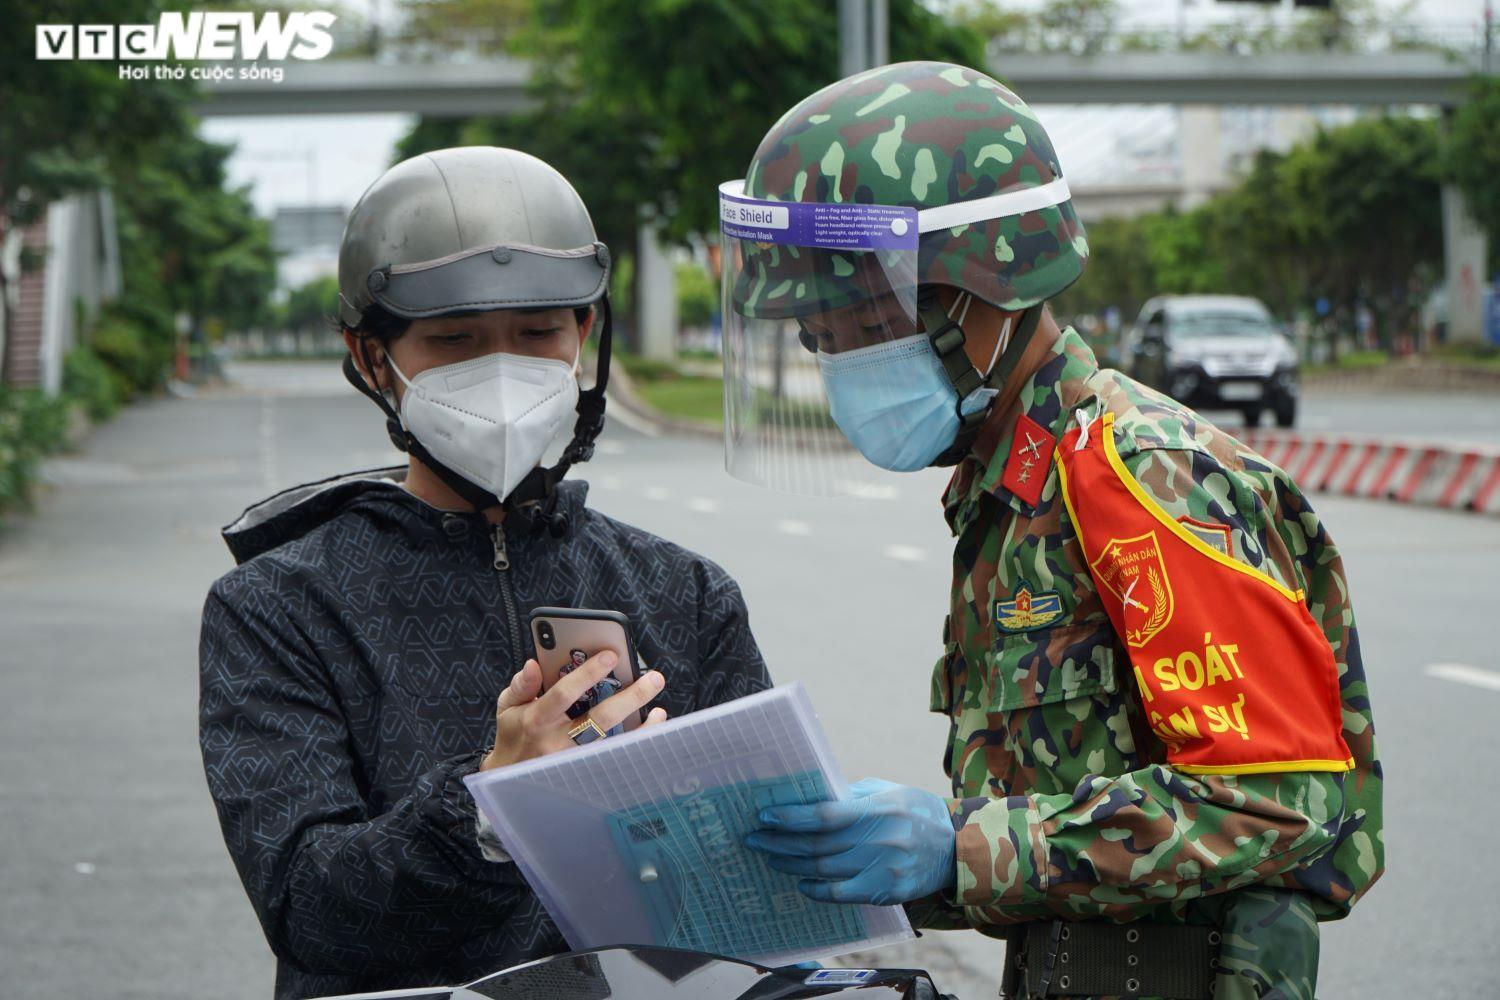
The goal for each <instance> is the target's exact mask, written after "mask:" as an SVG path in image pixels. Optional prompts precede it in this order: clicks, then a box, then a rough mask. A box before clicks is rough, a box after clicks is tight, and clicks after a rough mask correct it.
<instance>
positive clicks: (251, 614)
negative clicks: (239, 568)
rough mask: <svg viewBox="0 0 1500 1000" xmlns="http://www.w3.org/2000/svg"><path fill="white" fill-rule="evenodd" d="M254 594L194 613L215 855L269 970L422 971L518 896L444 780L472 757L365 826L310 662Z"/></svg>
mask: <svg viewBox="0 0 1500 1000" xmlns="http://www.w3.org/2000/svg"><path fill="white" fill-rule="evenodd" d="M236 580H237V581H238V582H233V581H236ZM226 581H231V582H229V583H226ZM270 593H271V589H270V588H269V587H257V586H255V585H254V583H252V582H246V581H245V580H244V578H243V577H242V576H236V574H231V576H230V577H226V578H225V579H224V580H220V581H219V583H217V584H215V586H214V588H213V589H212V590H211V591H210V593H209V595H208V599H207V601H206V603H205V606H204V612H203V626H202V634H201V638H200V648H199V655H200V670H201V676H200V683H201V688H200V717H199V724H200V727H199V738H200V743H201V747H202V751H203V762H204V768H205V771H206V773H207V778H208V786H209V791H210V792H211V794H212V796H213V799H214V804H215V806H216V808H217V809H218V813H219V821H220V824H221V825H222V827H223V830H224V838H225V842H226V843H227V845H228V847H229V853H230V855H231V856H232V858H233V859H234V863H235V866H236V867H237V868H238V870H239V873H240V878H241V880H242V881H243V882H244V884H245V888H246V891H247V892H248V894H249V896H250V900H251V902H252V903H253V904H254V907H255V912H256V915H257V916H258V917H259V918H260V922H261V926H262V928H263V929H264V930H265V934H266V939H267V941H268V942H269V943H270V945H271V949H272V950H273V951H274V952H275V953H276V955H277V957H278V958H281V959H283V960H285V961H287V962H290V963H292V964H294V965H295V966H297V967H299V968H301V969H303V970H304V971H316V972H320V973H369V972H376V971H379V970H381V969H384V968H395V967H402V966H413V965H423V964H426V965H430V964H432V962H433V960H434V958H435V957H440V956H442V955H445V954H447V953H450V952H451V951H452V949H453V948H454V947H455V944H456V943H458V942H462V941H465V940H468V939H469V938H471V937H473V936H474V934H475V933H476V930H479V929H482V928H484V927H485V926H489V925H493V924H494V923H495V922H496V921H497V919H502V918H503V915H504V914H505V913H506V912H507V911H508V910H509V909H510V908H511V907H512V906H513V905H514V902H515V899H516V894H517V892H518V891H525V890H524V882H523V881H522V880H521V878H520V875H519V873H518V872H517V870H516V868H515V866H514V865H513V864H496V863H492V862H488V861H485V860H484V859H483V858H482V857H481V855H480V853H479V848H478V845H477V844H476V842H475V807H474V805H473V800H472V798H471V797H470V796H469V794H468V791H467V789H466V788H465V787H464V786H463V785H462V783H461V781H460V779H461V778H462V776H463V775H465V774H467V773H470V772H472V771H473V770H475V769H476V768H477V766H478V762H479V759H480V757H481V756H482V751H476V752H475V753H474V754H472V755H467V756H463V757H456V758H452V759H449V760H445V761H442V762H441V763H440V764H438V765H437V766H435V767H434V768H432V769H431V770H430V771H428V772H427V773H425V774H424V775H422V776H421V778H420V779H419V780H418V781H417V782H416V785H415V787H414V788H413V789H412V790H411V792H410V793H409V794H408V795H406V796H405V797H404V798H402V799H399V800H397V801H395V802H393V803H391V804H390V806H389V808H386V809H385V810H383V811H382V812H380V813H379V814H375V813H374V812H373V811H372V810H371V809H370V808H369V806H368V804H367V803H366V801H365V800H364V798H363V797H362V796H361V794H360V788H359V779H358V776H357V775H356V773H355V769H354V766H353V763H352V760H351V757H350V754H349V751H348V749H347V747H348V734H347V732H346V730H345V726H344V723H343V716H342V714H341V712H340V711H339V707H338V705H337V704H336V703H335V701H334V699H333V697H332V696H331V695H330V693H329V689H328V687H327V685H326V683H325V682H324V681H323V679H322V677H321V676H320V673H321V665H320V663H319V660H318V657H317V655H316V654H315V653H314V652H313V651H312V649H311V648H310V646H309V644H308V642H307V638H306V636H305V635H304V634H303V633H302V631H301V630H300V629H299V628H298V627H297V626H296V625H295V624H294V623H293V622H292V621H291V620H290V619H289V618H288V617H287V616H286V615H285V614H284V613H283V612H282V610H281V609H279V608H278V606H277V604H276V602H275V599H274V597H269V596H265V595H268V594H270ZM518 887H519V888H518Z"/></svg>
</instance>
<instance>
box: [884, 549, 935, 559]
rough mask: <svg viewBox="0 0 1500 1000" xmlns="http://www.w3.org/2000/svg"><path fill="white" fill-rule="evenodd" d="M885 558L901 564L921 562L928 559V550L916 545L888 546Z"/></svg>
mask: <svg viewBox="0 0 1500 1000" xmlns="http://www.w3.org/2000/svg"><path fill="white" fill-rule="evenodd" d="M885 556H886V558H887V559H896V560H899V561H901V562H921V561H922V560H924V559H926V558H927V550H926V549H921V548H918V547H917V546H915V545H887V546H886V547H885Z"/></svg>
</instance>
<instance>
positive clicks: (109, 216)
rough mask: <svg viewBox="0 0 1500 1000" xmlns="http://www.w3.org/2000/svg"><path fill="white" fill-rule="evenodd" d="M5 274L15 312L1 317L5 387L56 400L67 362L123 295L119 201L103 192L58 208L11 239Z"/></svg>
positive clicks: (2, 261)
mask: <svg viewBox="0 0 1500 1000" xmlns="http://www.w3.org/2000/svg"><path fill="white" fill-rule="evenodd" d="M23 265H25V266H23ZM0 268H4V269H5V277H6V288H7V290H8V293H9V297H10V302H9V306H10V308H9V309H8V310H4V311H0V345H5V348H6V349H5V351H4V357H5V359H6V365H5V367H6V370H5V371H4V372H0V382H4V383H5V384H7V385H13V386H20V387H25V388H38V387H39V388H42V389H44V390H46V391H47V392H49V393H56V392H57V391H58V390H59V389H60V388H61V387H62V368H63V358H64V357H65V356H66V355H67V353H68V351H70V350H72V348H73V346H74V345H75V344H77V343H78V340H79V337H80V334H81V331H83V330H86V329H88V327H89V326H90V325H91V324H92V323H93V321H94V319H95V318H96V317H97V316H98V315H99V308H100V307H101V306H102V305H103V304H104V303H106V302H109V301H112V300H114V299H116V298H118V297H119V294H120V247H119V240H118V238H117V236H116V232H115V205H114V199H113V198H112V197H111V196H110V193H109V192H108V191H107V190H101V191H89V192H84V193H81V194H74V195H69V196H68V197H66V198H61V199H59V200H57V201H54V202H53V203H52V204H50V205H48V206H47V207H46V209H44V210H43V213H42V217H41V218H40V219H38V220H36V221H35V222H33V223H32V224H31V225H29V226H26V227H24V228H22V229H19V230H13V231H12V232H11V233H10V235H9V237H8V238H7V240H6V245H5V246H4V247H0ZM5 312H8V313H9V316H10V325H11V328H10V329H5V328H4V324H5V319H4V314H5Z"/></svg>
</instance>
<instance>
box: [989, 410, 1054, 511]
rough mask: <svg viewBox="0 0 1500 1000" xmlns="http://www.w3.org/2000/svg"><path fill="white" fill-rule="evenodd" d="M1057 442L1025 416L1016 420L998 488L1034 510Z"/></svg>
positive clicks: (1049, 469) (1049, 468) (1044, 429)
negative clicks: (1001, 488)
mask: <svg viewBox="0 0 1500 1000" xmlns="http://www.w3.org/2000/svg"><path fill="white" fill-rule="evenodd" d="M1055 447H1057V441H1056V440H1054V439H1053V437H1052V433H1051V432H1050V431H1048V430H1047V429H1046V428H1045V427H1043V426H1042V425H1041V424H1039V423H1037V422H1036V421H1035V420H1032V419H1031V418H1030V417H1028V416H1027V415H1026V414H1024V413H1023V414H1021V416H1020V417H1019V418H1018V419H1017V420H1016V436H1015V438H1014V439H1013V440H1012V441H1011V443H1010V454H1009V455H1007V456H1005V474H1004V475H1003V476H1001V477H1000V485H1001V486H1004V487H1005V488H1006V489H1008V490H1010V491H1011V492H1012V493H1014V494H1015V495H1016V496H1018V497H1020V498H1021V499H1022V500H1024V501H1026V502H1027V503H1028V504H1030V505H1031V506H1033V507H1035V506H1036V505H1037V502H1038V501H1039V500H1041V499H1042V487H1043V486H1044V485H1046V483H1047V475H1048V473H1050V472H1051V471H1052V449H1054V448H1055Z"/></svg>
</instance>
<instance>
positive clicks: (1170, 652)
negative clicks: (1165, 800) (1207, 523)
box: [1057, 413, 1354, 774]
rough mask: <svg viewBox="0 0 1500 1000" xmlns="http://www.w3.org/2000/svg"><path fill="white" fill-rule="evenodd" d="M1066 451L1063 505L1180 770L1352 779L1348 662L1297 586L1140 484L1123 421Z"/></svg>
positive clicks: (1060, 459) (1153, 722) (1154, 723)
mask: <svg viewBox="0 0 1500 1000" xmlns="http://www.w3.org/2000/svg"><path fill="white" fill-rule="evenodd" d="M1089 431H1090V432H1091V433H1089V434H1088V436H1087V438H1086V443H1085V445H1084V447H1083V448H1082V449H1079V448H1077V447H1076V446H1077V443H1078V438H1079V434H1080V430H1079V428H1077V427H1075V428H1073V429H1072V430H1071V431H1069V432H1068V434H1067V435H1065V436H1064V438H1063V440H1062V443H1061V444H1060V445H1059V446H1058V449H1057V465H1058V468H1059V470H1060V478H1061V485H1062V492H1063V499H1064V501H1065V502H1066V503H1067V506H1068V515H1069V517H1071V518H1072V521H1073V525H1074V528H1075V529H1076V530H1077V532H1078V538H1079V542H1080V543H1081V544H1082V546H1083V551H1084V557H1085V559H1086V560H1087V562H1088V565H1089V571H1090V573H1091V574H1092V575H1093V578H1094V581H1095V583H1096V584H1097V585H1098V588H1099V596H1100V598H1101V599H1102V600H1103V602H1104V607H1105V610H1106V611H1107V612H1108V613H1109V617H1110V620H1111V621H1112V622H1113V623H1114V627H1115V631H1116V632H1117V633H1118V634H1119V635H1120V637H1121V638H1122V640H1123V646H1124V648H1125V650H1126V652H1127V653H1128V655H1129V657H1130V665H1131V667H1132V668H1133V672H1134V674H1135V681H1136V686H1137V688H1138V689H1139V691H1140V696H1141V707H1142V708H1143V710H1144V712H1145V715H1146V719H1147V721H1148V723H1149V724H1150V726H1151V730H1152V732H1154V733H1155V734H1156V735H1157V736H1158V737H1159V738H1160V739H1161V741H1162V742H1163V743H1164V744H1166V747H1167V760H1168V762H1169V763H1170V764H1171V765H1172V766H1173V767H1176V768H1178V769H1179V770H1182V771H1189V772H1196V773H1214V774H1249V773H1256V772H1266V771H1348V770H1351V769H1352V768H1353V767H1354V760H1353V756H1352V754H1350V752H1349V748H1348V747H1347V746H1346V745H1345V744H1344V738H1343V733H1342V730H1343V725H1342V718H1343V716H1342V709H1341V705H1340V701H1339V690H1338V666H1337V664H1336V663H1335V662H1334V659H1333V650H1332V649H1331V648H1329V645H1328V640H1327V639H1326V638H1325V637H1324V635H1323V633H1322V631H1321V630H1320V629H1319V628H1318V626H1317V625H1316V624H1315V623H1314V622H1313V620H1312V615H1310V614H1309V613H1308V610H1307V606H1306V605H1305V604H1304V603H1303V596H1304V595H1303V593H1302V591H1300V590H1297V591H1293V590H1288V589H1287V588H1286V587H1284V586H1282V585H1281V584H1280V583H1277V582H1276V581H1275V580H1273V579H1272V578H1271V577H1269V576H1267V575H1265V574H1264V573H1262V572H1260V571H1259V570H1256V569H1253V568H1251V567H1250V566H1248V565H1246V564H1245V563H1242V562H1239V561H1238V560H1236V559H1234V558H1232V557H1231V556H1229V555H1227V554H1225V553H1224V552H1220V551H1219V550H1218V549H1217V548H1216V547H1215V546H1212V545H1210V544H1208V543H1207V542H1206V541H1204V539H1203V538H1202V537H1200V534H1201V533H1195V532H1193V531H1191V530H1190V529H1189V528H1188V527H1187V526H1185V525H1183V524H1181V523H1180V522H1178V521H1177V520H1175V519H1173V518H1172V517H1171V516H1170V515H1169V514H1168V513H1167V512H1166V511H1164V510H1163V509H1162V508H1161V506H1160V505H1159V504H1158V503H1157V502H1156V501H1155V500H1153V499H1152V498H1151V497H1150V496H1149V495H1147V494H1146V492H1145V491H1144V490H1143V489H1142V488H1141V486H1140V484H1139V483H1137V482H1136V480H1135V477H1133V476H1132V475H1131V474H1130V472H1129V471H1128V470H1127V469H1126V468H1125V466H1124V464H1123V463H1122V462H1121V461H1120V455H1119V452H1118V451H1116V449H1115V439H1114V414H1112V413H1106V414H1105V415H1104V418H1103V420H1102V421H1096V422H1095V423H1094V424H1093V425H1092V426H1091V427H1090V428H1089Z"/></svg>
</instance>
